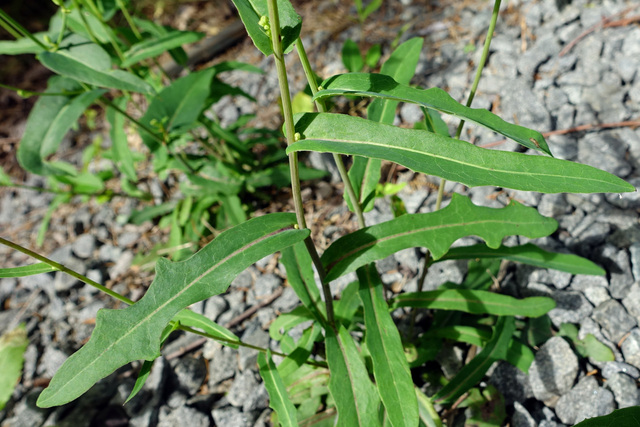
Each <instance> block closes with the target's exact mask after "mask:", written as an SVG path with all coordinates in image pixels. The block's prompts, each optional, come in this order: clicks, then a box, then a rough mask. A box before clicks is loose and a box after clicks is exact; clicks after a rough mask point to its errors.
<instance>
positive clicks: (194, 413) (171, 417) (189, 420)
mask: <svg viewBox="0 0 640 427" xmlns="http://www.w3.org/2000/svg"><path fill="white" fill-rule="evenodd" d="M210 425H211V422H210V421H209V417H208V416H207V415H206V414H203V413H202V412H200V411H198V410H197V409H193V408H190V407H188V406H181V407H179V408H177V409H174V410H173V411H170V412H169V411H164V410H161V411H160V417H159V419H158V427H174V426H190V427H191V426H194V427H209V426H210ZM226 425H231V424H226Z"/></svg>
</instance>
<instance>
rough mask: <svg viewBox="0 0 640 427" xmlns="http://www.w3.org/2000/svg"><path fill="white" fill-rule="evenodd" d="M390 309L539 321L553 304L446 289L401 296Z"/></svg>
mask: <svg viewBox="0 0 640 427" xmlns="http://www.w3.org/2000/svg"><path fill="white" fill-rule="evenodd" d="M390 305H391V308H392V309H396V308H399V307H420V308H431V309H440V310H457V311H463V312H465V313H472V314H494V315H497V316H525V317H538V316H542V315H543V314H546V313H547V312H548V311H549V310H551V309H552V308H554V307H555V306H556V303H555V301H554V300H553V299H551V298H547V297H527V298H523V299H517V298H514V297H510V296H508V295H501V294H496V293H494V292H489V291H472V290H469V289H445V290H435V291H425V292H408V293H405V294H401V295H398V296H397V297H396V298H394V299H393V301H391V304H390Z"/></svg>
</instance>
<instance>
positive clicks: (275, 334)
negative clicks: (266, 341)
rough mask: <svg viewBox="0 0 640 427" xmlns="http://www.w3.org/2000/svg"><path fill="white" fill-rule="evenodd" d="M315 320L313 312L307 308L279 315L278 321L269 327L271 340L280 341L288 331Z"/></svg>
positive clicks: (301, 307)
mask: <svg viewBox="0 0 640 427" xmlns="http://www.w3.org/2000/svg"><path fill="white" fill-rule="evenodd" d="M309 320H313V316H312V315H311V312H310V311H309V310H307V308H306V307H304V306H300V307H296V308H294V309H293V310H291V311H290V312H288V313H284V314H281V315H279V316H278V317H277V318H276V320H274V321H273V322H271V325H269V336H270V337H271V339H274V340H276V341H280V340H282V339H283V337H284V336H285V334H286V333H287V331H289V329H291V328H293V327H294V326H297V325H299V324H300V323H304V322H307V321H309Z"/></svg>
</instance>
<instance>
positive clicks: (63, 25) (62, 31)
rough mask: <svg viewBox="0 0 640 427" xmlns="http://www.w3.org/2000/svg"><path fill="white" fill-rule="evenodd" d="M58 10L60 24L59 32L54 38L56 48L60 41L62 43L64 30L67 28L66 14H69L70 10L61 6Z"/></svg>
mask: <svg viewBox="0 0 640 427" xmlns="http://www.w3.org/2000/svg"><path fill="white" fill-rule="evenodd" d="M60 12H61V13H62V25H61V26H60V32H59V33H58V39H57V40H56V48H57V47H58V46H60V43H62V38H63V37H64V30H65V29H66V28H67V15H69V12H70V11H69V9H67V8H62V9H61V10H60Z"/></svg>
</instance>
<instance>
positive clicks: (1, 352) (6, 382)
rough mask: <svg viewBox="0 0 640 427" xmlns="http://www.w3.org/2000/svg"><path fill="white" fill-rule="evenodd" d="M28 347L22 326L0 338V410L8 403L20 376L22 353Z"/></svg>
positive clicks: (22, 360) (25, 333)
mask: <svg viewBox="0 0 640 427" xmlns="http://www.w3.org/2000/svg"><path fill="white" fill-rule="evenodd" d="M28 345H29V340H28V339H27V332H26V330H25V327H24V325H20V326H18V327H17V328H16V329H14V330H12V331H8V332H5V333H4V334H2V336H0V366H2V369H0V410H2V409H3V408H4V405H5V404H6V403H7V402H8V401H9V399H10V398H11V395H12V394H13V389H14V388H15V386H16V384H17V383H18V380H19V379H20V376H21V375H22V363H23V362H24V351H25V350H26V349H27V346H28Z"/></svg>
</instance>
